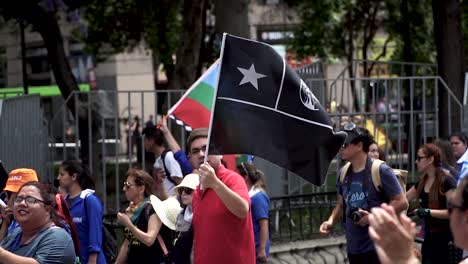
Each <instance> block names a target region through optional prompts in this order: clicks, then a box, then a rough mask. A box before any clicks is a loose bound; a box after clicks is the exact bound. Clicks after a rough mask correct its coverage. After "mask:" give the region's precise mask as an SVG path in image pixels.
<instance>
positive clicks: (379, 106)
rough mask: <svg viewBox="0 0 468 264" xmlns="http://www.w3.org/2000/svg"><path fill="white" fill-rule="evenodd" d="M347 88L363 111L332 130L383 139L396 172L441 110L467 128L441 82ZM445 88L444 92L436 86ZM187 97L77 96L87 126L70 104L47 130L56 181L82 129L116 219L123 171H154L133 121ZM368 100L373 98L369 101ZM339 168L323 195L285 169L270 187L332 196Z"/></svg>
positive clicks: (174, 93) (370, 82) (371, 82)
mask: <svg viewBox="0 0 468 264" xmlns="http://www.w3.org/2000/svg"><path fill="white" fill-rule="evenodd" d="M313 81H314V82H320V83H321V84H323V85H325V84H327V86H326V87H327V90H328V91H329V92H331V93H336V94H340V93H341V92H338V91H337V90H342V91H343V92H342V93H343V97H346V93H350V89H352V88H351V87H348V86H346V87H340V86H339V85H337V84H336V83H337V82H335V80H326V79H321V80H313ZM344 81H345V82H343V83H349V82H352V81H353V82H355V86H354V89H356V90H357V91H360V92H359V93H358V100H359V102H365V103H364V104H363V107H362V108H361V109H360V111H352V110H350V109H351V108H348V107H346V104H344V103H343V105H341V106H340V105H338V104H337V105H336V107H335V108H329V113H330V118H331V120H332V122H333V123H334V126H335V128H336V129H339V128H340V127H341V126H342V124H343V123H344V122H347V121H354V122H355V123H357V124H359V125H361V126H367V127H368V128H369V130H371V132H372V133H373V134H374V135H377V138H380V140H381V146H383V148H384V152H385V154H386V156H387V162H388V163H389V164H390V165H391V166H393V167H396V168H405V169H408V170H410V171H414V169H415V167H414V160H415V151H416V150H417V147H418V146H419V145H421V144H423V143H426V142H430V141H431V140H433V139H434V138H437V137H438V136H439V134H438V131H439V108H440V105H441V104H446V105H448V106H449V108H448V110H449V111H448V113H447V118H448V120H452V119H453V118H460V120H463V116H462V115H460V116H458V117H454V116H453V112H454V109H455V108H457V109H458V110H460V112H463V111H462V110H463V109H462V105H461V103H460V101H459V100H458V99H457V98H456V97H455V96H454V95H453V94H452V93H451V91H450V89H448V87H447V86H446V85H445V83H444V82H443V81H442V80H441V79H440V77H434V76H426V77H401V78H379V79H377V78H353V79H344ZM440 83H441V84H442V85H439V84H440ZM439 89H445V90H446V91H447V92H448V97H447V98H439V97H438V96H437V94H438V90H439ZM363 91H365V92H363ZM183 92H184V91H183V90H170V91H169V90H162V91H157V90H156V91H105V92H103V91H91V92H89V93H74V94H73V95H72V96H71V97H70V98H68V99H67V100H75V101H76V105H77V107H81V108H82V109H81V110H80V111H81V112H82V113H84V114H85V115H86V117H87V119H88V125H87V126H86V127H80V124H79V122H78V120H76V119H74V118H73V117H72V116H71V114H69V112H68V109H67V108H66V107H65V104H64V105H63V106H62V107H61V109H60V110H59V111H58V114H56V115H55V117H54V118H53V119H52V120H51V121H50V124H49V129H50V131H49V134H50V135H51V140H52V143H51V148H50V150H51V151H50V160H51V163H50V165H51V166H50V169H51V170H50V173H51V174H52V175H54V174H55V172H54V168H55V169H56V167H57V162H58V161H61V160H64V159H70V158H79V147H80V142H79V140H78V136H77V135H78V134H79V132H80V129H86V131H87V134H88V136H89V138H90V139H91V140H90V142H89V145H88V149H89V158H90V160H91V161H93V166H92V168H91V169H92V172H93V174H94V176H95V178H97V179H98V180H97V181H98V183H99V184H98V187H99V188H100V189H98V192H100V193H103V194H106V195H105V196H103V197H102V198H103V201H104V203H105V204H106V208H108V209H109V210H110V211H111V212H115V211H118V210H119V209H120V206H121V205H120V204H121V202H122V201H121V200H122V199H123V197H122V195H121V193H120V190H121V188H120V186H121V182H122V181H123V177H124V176H125V175H124V173H125V171H126V170H127V169H128V168H130V167H132V166H136V165H137V166H140V167H142V168H148V166H151V165H152V164H151V162H144V161H145V160H147V156H146V155H148V153H145V152H144V151H143V149H144V148H143V141H144V140H143V138H142V137H134V136H132V133H131V131H130V130H129V129H130V127H132V123H134V122H135V116H137V115H138V116H139V117H143V118H142V119H140V127H143V126H144V121H145V117H146V116H147V115H149V114H152V115H154V116H158V114H160V112H158V111H157V109H159V108H160V106H159V105H158V102H159V100H160V97H164V98H165V102H166V103H165V105H164V107H163V108H164V109H169V108H170V107H171V106H172V104H173V103H175V102H176V101H177V98H178V97H180V96H181V95H182V94H183ZM367 93H371V94H372V96H369V95H368V94H367ZM402 98H406V100H402ZM369 99H370V100H369ZM148 102H150V103H148ZM335 103H336V102H335ZM333 104H334V102H332V101H326V102H325V103H323V105H326V106H328V107H330V106H331V105H333ZM164 111H165V110H164ZM169 126H170V128H173V132H174V133H175V137H176V139H177V140H178V141H179V142H181V143H182V145H183V144H184V142H185V139H186V136H187V133H186V132H185V131H184V130H183V129H180V127H178V126H176V125H175V123H173V122H170V123H169ZM176 128H178V130H177V129H176ZM448 130H449V132H451V130H452V129H451V126H450V125H449V127H448ZM382 142H383V144H382ZM183 147H184V145H183ZM54 162H55V163H54ZM339 163H340V161H339V160H338V159H335V160H334V161H333V162H332V164H331V167H330V169H329V174H328V177H327V181H326V183H325V185H324V186H322V187H316V186H312V185H311V184H309V183H307V182H305V181H304V180H302V179H301V178H299V177H297V176H294V175H293V174H292V173H289V172H286V171H285V170H284V169H280V170H278V169H276V171H270V172H269V173H268V174H269V175H267V180H268V178H275V179H280V178H283V179H284V178H286V183H285V182H284V181H283V182H282V183H281V182H278V181H276V184H284V185H287V189H288V191H287V194H294V193H296V194H301V193H304V194H305V193H313V192H328V191H333V190H334V189H335V183H336V175H337V174H338V169H339V167H340V166H339V165H340V164H339ZM276 174H278V175H279V176H278V175H276ZM285 174H287V176H286V177H285V176H284V175H285ZM410 175H411V176H410V180H411V181H413V182H414V181H415V174H413V173H412V174H410ZM280 188H281V187H280Z"/></svg>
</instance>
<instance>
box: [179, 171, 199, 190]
mask: <svg viewBox="0 0 468 264" xmlns="http://www.w3.org/2000/svg"><path fill="white" fill-rule="evenodd" d="M199 184H200V175H198V174H195V173H191V174H187V175H185V177H184V179H183V180H182V182H181V183H180V184H179V185H177V186H176V187H174V191H175V192H176V193H179V189H181V188H190V189H193V190H195V189H197V186H198V185H199Z"/></svg>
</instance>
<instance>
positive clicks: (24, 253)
mask: <svg viewBox="0 0 468 264" xmlns="http://www.w3.org/2000/svg"><path fill="white" fill-rule="evenodd" d="M13 204H14V206H13V214H14V216H15V219H16V221H18V223H19V228H16V229H15V230H14V231H13V232H12V233H11V234H10V235H8V236H7V237H6V238H5V239H4V240H3V241H2V243H1V244H0V263H17V264H22V263H65V264H73V263H75V252H74V246H73V240H72V238H71V237H70V235H69V234H68V233H67V232H66V231H65V229H64V226H63V221H61V219H60V217H59V215H58V214H57V211H56V209H55V206H56V204H55V194H54V193H53V192H52V190H51V187H50V186H49V185H45V184H42V183H38V182H28V183H26V184H24V185H23V186H22V187H21V188H20V190H19V192H18V194H17V196H16V197H15V198H13Z"/></svg>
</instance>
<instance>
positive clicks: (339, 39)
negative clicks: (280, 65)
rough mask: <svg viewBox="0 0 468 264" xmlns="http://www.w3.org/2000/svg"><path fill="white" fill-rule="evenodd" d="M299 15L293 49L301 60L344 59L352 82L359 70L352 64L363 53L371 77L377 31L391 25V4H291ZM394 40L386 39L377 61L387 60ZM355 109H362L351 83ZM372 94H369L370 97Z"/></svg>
mask: <svg viewBox="0 0 468 264" xmlns="http://www.w3.org/2000/svg"><path fill="white" fill-rule="evenodd" d="M289 3H290V4H293V5H295V6H296V7H297V8H296V9H297V10H298V12H299V16H300V18H301V21H302V23H301V24H300V26H299V28H298V29H297V30H296V31H295V39H294V40H293V42H292V48H293V49H294V50H295V51H296V52H297V53H298V55H299V56H303V55H311V54H313V55H315V56H318V57H321V58H323V59H327V58H345V59H346V61H347V63H348V67H347V68H348V74H349V77H350V78H353V77H355V76H356V71H357V69H355V68H354V64H353V63H352V61H353V60H354V59H355V58H356V57H357V56H356V53H360V54H361V57H362V58H363V60H364V61H363V73H364V76H369V75H370V73H371V72H372V69H373V66H374V65H373V64H372V63H367V61H366V60H367V58H368V52H369V49H370V47H371V46H372V45H373V43H374V39H375V36H376V34H377V31H378V30H379V29H381V28H382V27H383V26H384V25H385V24H386V23H387V22H389V15H388V12H386V10H387V9H385V8H386V6H391V5H392V3H393V2H391V1H371V0H365V1H352V0H323V1H302V0H296V1H294V0H291V1H289ZM393 38H394V36H393V35H392V34H389V35H388V36H387V39H386V41H385V44H384V47H383V49H382V50H381V52H380V54H379V55H377V58H380V57H382V56H385V54H386V47H387V45H388V43H389V42H390V41H391V40H392V39H393ZM350 84H351V92H352V96H353V102H354V108H355V109H359V100H358V95H357V91H356V90H355V89H354V82H350ZM368 94H369V93H368Z"/></svg>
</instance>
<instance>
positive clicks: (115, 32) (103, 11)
mask: <svg viewBox="0 0 468 264" xmlns="http://www.w3.org/2000/svg"><path fill="white" fill-rule="evenodd" d="M180 8H181V1H177V0H176V1H170V0H156V1H146V0H92V1H90V4H89V5H88V6H87V7H86V10H85V12H84V19H85V20H86V21H87V35H82V36H81V38H82V40H83V41H84V42H85V43H86V49H87V51H88V52H90V53H91V54H93V55H95V56H96V58H97V59H98V61H102V60H103V59H105V57H106V56H107V55H109V54H115V53H119V52H122V51H124V50H125V49H127V48H132V47H135V46H136V45H137V44H139V43H141V41H144V42H145V43H146V44H147V45H148V47H149V48H150V49H151V50H152V51H153V52H157V53H158V55H159V58H160V60H161V62H163V63H164V64H166V65H167V64H172V63H173V62H172V54H174V52H175V49H176V47H177V44H178V39H177V36H178V32H179V31H180V26H181V20H182V18H181V17H180V15H179V13H180Z"/></svg>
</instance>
